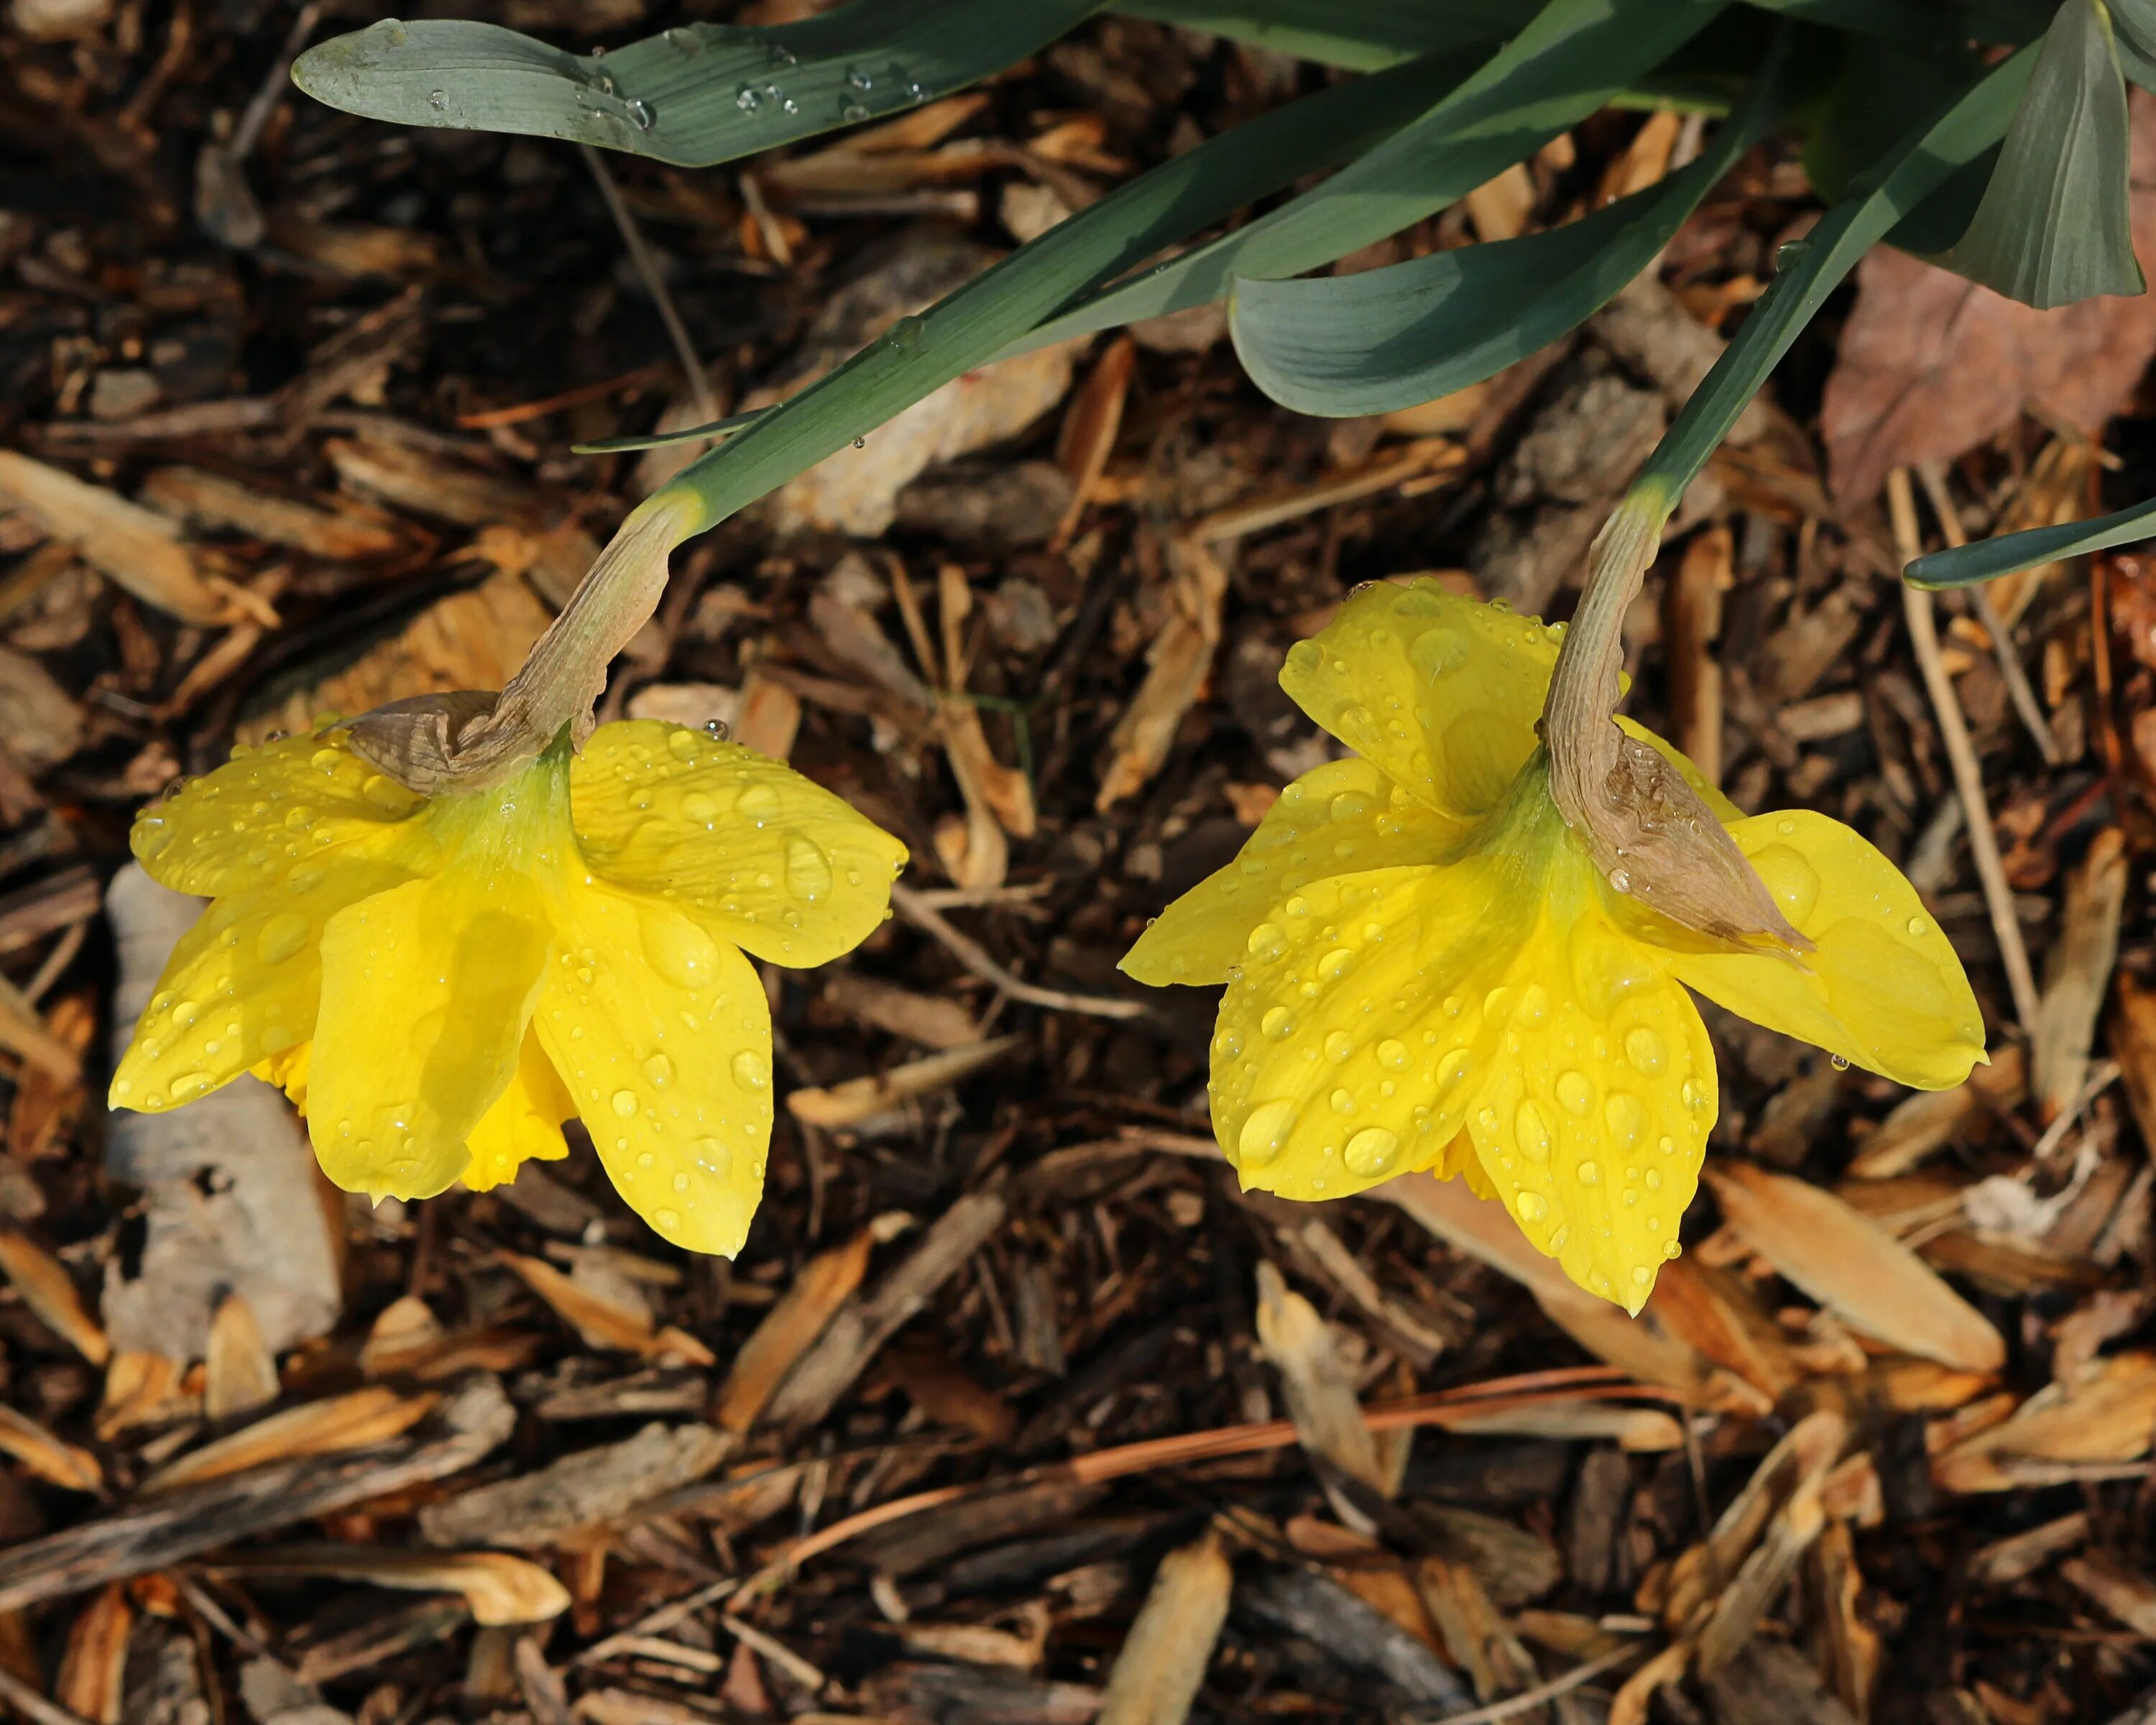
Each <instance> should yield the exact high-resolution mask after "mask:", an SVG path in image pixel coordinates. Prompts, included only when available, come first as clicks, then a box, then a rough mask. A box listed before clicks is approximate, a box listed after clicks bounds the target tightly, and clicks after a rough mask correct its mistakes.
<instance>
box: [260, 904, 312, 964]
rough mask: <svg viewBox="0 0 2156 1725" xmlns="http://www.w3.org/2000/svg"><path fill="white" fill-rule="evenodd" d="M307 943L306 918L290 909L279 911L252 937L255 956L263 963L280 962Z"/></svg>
mask: <svg viewBox="0 0 2156 1725" xmlns="http://www.w3.org/2000/svg"><path fill="white" fill-rule="evenodd" d="M306 943H307V919H306V918H305V916H300V915H298V914H297V913H296V912H295V911H279V912H278V914H277V915H275V916H272V917H271V918H270V919H269V921H268V922H265V923H264V924H263V925H262V932H261V933H259V934H258V935H257V936H256V937H254V952H255V956H256V957H259V958H260V959H261V961H262V962H263V963H264V964H282V963H284V962H285V960H286V959H287V958H289V957H291V956H292V955H293V954H294V953H295V952H298V951H299V950H300V947H304V946H305V945H306Z"/></svg>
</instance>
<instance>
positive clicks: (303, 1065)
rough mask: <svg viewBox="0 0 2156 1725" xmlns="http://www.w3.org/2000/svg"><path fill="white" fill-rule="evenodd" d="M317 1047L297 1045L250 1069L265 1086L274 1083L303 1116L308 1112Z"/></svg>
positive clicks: (301, 1043)
mask: <svg viewBox="0 0 2156 1725" xmlns="http://www.w3.org/2000/svg"><path fill="white" fill-rule="evenodd" d="M314 1064H315V1045H314V1044H313V1043H311V1042H295V1043H294V1044H293V1045H291V1046H290V1048H288V1049H285V1050H283V1051H282V1052H280V1053H278V1054H273V1055H270V1056H269V1059H268V1060H262V1061H259V1062H258V1063H256V1064H255V1065H252V1066H250V1067H249V1068H248V1069H247V1070H249V1071H250V1072H252V1073H253V1074H254V1076H256V1077H257V1078H259V1079H260V1080H261V1081H263V1082H264V1084H274V1085H275V1086H277V1088H278V1089H280V1090H281V1091H284V1092H285V1098H286V1100H288V1101H290V1103H291V1105H292V1106H294V1107H295V1108H297V1109H298V1110H299V1111H300V1112H301V1113H302V1114H305V1112H306V1111H307V1079H308V1077H309V1076H310V1075H311V1073H312V1071H313V1070H314Z"/></svg>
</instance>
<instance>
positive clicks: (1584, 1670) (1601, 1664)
mask: <svg viewBox="0 0 2156 1725" xmlns="http://www.w3.org/2000/svg"><path fill="white" fill-rule="evenodd" d="M1644 1651H1645V1649H1644V1648H1640V1647H1613V1648H1611V1649H1610V1651H1609V1652H1607V1653H1605V1654H1604V1655H1603V1656H1601V1657H1600V1658H1599V1659H1590V1660H1588V1661H1584V1663H1582V1664H1579V1665H1576V1666H1573V1668H1572V1669H1571V1670H1570V1671H1564V1672H1562V1673H1560V1674H1559V1675H1558V1676H1554V1677H1552V1678H1551V1679H1550V1680H1549V1681H1548V1682H1547V1683H1543V1684H1540V1685H1537V1686H1536V1687H1535V1688H1532V1689H1523V1690H1522V1691H1521V1692H1519V1693H1518V1694H1517V1695H1508V1696H1507V1697H1505V1698H1504V1699H1503V1700H1502V1701H1493V1702H1491V1703H1490V1704H1489V1705H1488V1706H1487V1707H1476V1708H1474V1709H1473V1710H1472V1711H1471V1712H1465V1713H1435V1714H1430V1715H1427V1716H1426V1717H1428V1719H1429V1721H1430V1725H1496V1722H1497V1721H1498V1720H1500V1719H1510V1718H1513V1717H1517V1715H1519V1714H1521V1713H1524V1712H1530V1711H1532V1709H1533V1708H1536V1707H1540V1706H1541V1705H1542V1704H1543V1702H1546V1701H1555V1700H1556V1699H1557V1698H1558V1697H1559V1696H1560V1695H1569V1694H1571V1693H1572V1692H1573V1690H1575V1689H1577V1688H1578V1687H1580V1686H1582V1685H1583V1684H1585V1683H1591V1682H1593V1681H1594V1679H1595V1678H1597V1677H1599V1676H1601V1675H1602V1674H1603V1672H1604V1671H1614V1670H1615V1669H1616V1668H1617V1667H1618V1666H1620V1665H1623V1664H1625V1663H1626V1662H1627V1661H1630V1660H1635V1659H1637V1658H1638V1657H1639V1656H1640V1654H1641V1653H1643V1652H1644Z"/></svg>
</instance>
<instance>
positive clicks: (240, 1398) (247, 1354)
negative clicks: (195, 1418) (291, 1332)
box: [203, 1294, 283, 1420]
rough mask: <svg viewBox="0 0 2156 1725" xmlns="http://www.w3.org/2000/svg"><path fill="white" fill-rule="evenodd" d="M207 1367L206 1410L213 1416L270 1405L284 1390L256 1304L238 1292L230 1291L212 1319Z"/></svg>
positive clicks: (226, 1417)
mask: <svg viewBox="0 0 2156 1725" xmlns="http://www.w3.org/2000/svg"><path fill="white" fill-rule="evenodd" d="M282 1389H283V1386H282V1385H281V1384H280V1383H279V1382H278V1381H277V1361H276V1358H275V1356H274V1355H273V1354H272V1353H270V1352H269V1348H268V1346H267V1345H266V1344H265V1343H264V1342H263V1340H262V1327H261V1326H260V1325H259V1324H258V1323H256V1322H254V1307H252V1306H249V1304H248V1303H247V1301H246V1300H245V1299H244V1298H243V1297H242V1296H240V1295H238V1294H227V1295H226V1296H224V1298H223V1301H220V1302H219V1304H218V1308H217V1315H216V1317H213V1318H212V1319H211V1320H210V1325H209V1351H208V1354H207V1355H206V1356H205V1357H204V1358H203V1412H204V1413H205V1414H208V1415H209V1417H210V1418H211V1419H212V1420H233V1419H237V1418H238V1417H239V1415H240V1414H251V1413H253V1412H254V1410H255V1409H257V1408H261V1407H267V1406H268V1405H269V1404H270V1403H271V1402H274V1401H275V1400H276V1399H277V1397H278V1395H279V1394H280V1391H281V1390H282Z"/></svg>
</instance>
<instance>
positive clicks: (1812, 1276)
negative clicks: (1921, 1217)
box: [1706, 1162, 2006, 1372]
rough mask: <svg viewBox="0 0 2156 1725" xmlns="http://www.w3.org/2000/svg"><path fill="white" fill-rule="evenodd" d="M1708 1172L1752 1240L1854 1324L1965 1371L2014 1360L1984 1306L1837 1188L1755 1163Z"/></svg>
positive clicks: (1731, 1217) (1725, 1209)
mask: <svg viewBox="0 0 2156 1725" xmlns="http://www.w3.org/2000/svg"><path fill="white" fill-rule="evenodd" d="M1706 1177H1707V1182H1708V1183H1709V1184H1711V1185H1712V1187H1713V1189H1714V1194H1715V1196H1716V1198H1717V1199H1718V1200H1719V1201H1720V1202H1721V1204H1722V1215H1723V1217H1724V1218H1725V1219H1727V1221H1728V1223H1729V1225H1730V1226H1731V1228H1732V1229H1733V1230H1735V1231H1736V1233H1737V1234H1738V1236H1739V1237H1740V1238H1742V1239H1743V1241H1744V1243H1745V1244H1746V1245H1748V1246H1750V1247H1751V1248H1752V1250H1754V1251H1756V1252H1758V1254H1759V1255H1760V1256H1761V1257H1763V1258H1764V1259H1765V1260H1767V1261H1768V1263H1769V1264H1772V1265H1773V1266H1774V1268H1775V1269H1776V1270H1777V1271H1779V1272H1780V1273H1781V1274H1782V1275H1783V1276H1785V1277H1787V1278H1788V1279H1789V1281H1792V1282H1794V1283H1795V1284H1796V1285H1797V1286H1799V1288H1801V1289H1803V1290H1804V1292H1805V1293H1807V1294H1809V1296H1811V1297H1812V1298H1813V1299H1815V1300H1816V1301H1819V1302H1820V1305H1822V1306H1825V1307H1828V1308H1829V1309H1830V1311H1832V1312H1834V1313H1835V1315H1836V1316H1837V1317H1840V1318H1842V1319H1843V1320H1844V1321H1845V1322H1847V1323H1848V1324H1849V1325H1850V1326H1851V1327H1852V1328H1854V1329H1857V1330H1861V1331H1862V1332H1864V1333H1865V1334H1866V1335H1867V1336H1872V1337H1876V1338H1878V1339H1879V1340H1880V1341H1881V1342H1884V1343H1887V1344H1888V1345H1889V1346H1890V1347H1893V1348H1900V1349H1901V1350H1902V1352H1904V1353H1914V1354H1920V1355H1922V1357H1923V1358H1926V1359H1935V1360H1938V1361H1939V1362H1941V1363H1943V1364H1946V1365H1950V1366H1958V1367H1960V1368H1962V1369H1963V1370H1964V1371H1970V1372H1996V1371H1998V1370H1999V1368H2001V1367H2002V1366H2004V1365H2005V1363H2006V1343H2005V1341H2004V1340H2003V1339H2002V1338H2001V1337H2000V1336H1999V1332H1998V1331H1996V1330H1994V1328H1992V1327H1991V1325H1990V1324H1989V1322H1986V1321H1985V1319H1984V1315H1983V1314H1982V1313H1981V1312H1979V1311H1977V1309H1976V1308H1975V1307H1973V1306H1971V1305H1970V1304H1969V1302H1968V1301H1965V1300H1963V1298H1962V1297H1961V1296H1960V1295H1958V1294H1957V1293H1956V1292H1954V1291H1953V1289H1952V1288H1950V1287H1948V1286H1947V1285H1946V1283H1945V1282H1944V1281H1942V1280H1941V1279H1940V1277H1939V1276H1938V1272H1937V1271H1933V1269H1932V1267H1931V1266H1929V1265H1928V1264H1926V1263H1925V1262H1924V1260H1922V1258H1920V1257H1918V1256H1917V1255H1916V1254H1915V1253H1914V1252H1912V1251H1911V1250H1909V1249H1908V1247H1907V1246H1905V1245H1902V1242H1901V1241H1900V1240H1897V1239H1895V1238H1894V1236H1893V1235H1891V1234H1889V1233H1888V1232H1887V1231H1886V1230H1885V1229H1884V1228H1881V1226H1880V1225H1879V1224H1877V1223H1876V1222H1874V1221H1873V1220H1872V1219H1871V1218H1870V1217H1868V1216H1866V1215H1863V1214H1860V1213H1859V1212H1858V1211H1856V1209H1852V1208H1851V1207H1850V1206H1849V1205H1848V1204H1845V1203H1844V1202H1843V1201H1842V1200H1841V1199H1839V1198H1836V1197H1835V1195H1834V1194H1832V1193H1830V1192H1823V1191H1821V1190H1820V1189H1819V1188H1818V1187H1816V1186H1814V1185H1811V1184H1809V1183H1807V1182H1805V1181H1803V1180H1798V1179H1793V1178H1789V1176H1788V1175H1785V1174H1774V1173H1768V1172H1767V1170H1765V1169H1764V1168H1758V1167H1755V1166H1753V1164H1752V1163H1743V1162H1732V1163H1724V1164H1723V1165H1722V1166H1721V1167H1719V1168H1708V1169H1707V1175H1706Z"/></svg>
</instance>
